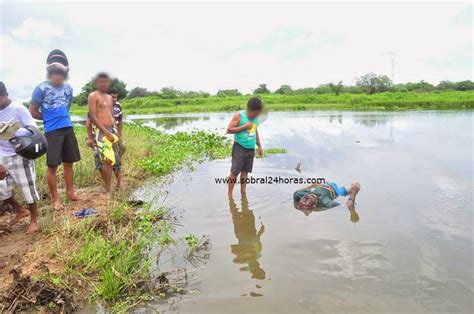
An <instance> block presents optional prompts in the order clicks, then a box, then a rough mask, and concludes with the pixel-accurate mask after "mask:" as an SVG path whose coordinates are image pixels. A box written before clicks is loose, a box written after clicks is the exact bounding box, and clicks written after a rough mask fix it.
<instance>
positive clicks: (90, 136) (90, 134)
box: [86, 117, 96, 147]
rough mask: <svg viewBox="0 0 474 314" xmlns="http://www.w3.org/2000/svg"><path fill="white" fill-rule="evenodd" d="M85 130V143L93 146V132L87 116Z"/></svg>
mask: <svg viewBox="0 0 474 314" xmlns="http://www.w3.org/2000/svg"><path fill="white" fill-rule="evenodd" d="M86 130H87V145H89V146H90V147H94V146H95V144H96V143H95V140H94V133H93V132H92V122H91V119H89V117H87V118H86Z"/></svg>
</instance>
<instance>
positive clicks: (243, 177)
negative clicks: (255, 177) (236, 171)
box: [240, 171, 249, 195]
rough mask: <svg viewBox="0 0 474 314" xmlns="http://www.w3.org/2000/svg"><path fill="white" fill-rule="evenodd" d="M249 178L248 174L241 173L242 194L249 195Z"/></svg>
mask: <svg viewBox="0 0 474 314" xmlns="http://www.w3.org/2000/svg"><path fill="white" fill-rule="evenodd" d="M248 176H249V173H248V172H243V171H242V172H241V173H240V194H242V195H247V182H246V180H247V178H248Z"/></svg>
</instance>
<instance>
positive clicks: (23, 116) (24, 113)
mask: <svg viewBox="0 0 474 314" xmlns="http://www.w3.org/2000/svg"><path fill="white" fill-rule="evenodd" d="M15 118H16V120H18V122H19V123H20V125H19V126H20V128H19V129H18V130H16V132H15V136H28V135H31V131H30V130H27V129H26V128H25V127H26V126H34V127H37V126H36V122H35V120H34V119H33V117H32V115H31V114H30V112H29V111H28V109H26V107H25V106H17V107H15Z"/></svg>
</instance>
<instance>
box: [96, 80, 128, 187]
mask: <svg viewBox="0 0 474 314" xmlns="http://www.w3.org/2000/svg"><path fill="white" fill-rule="evenodd" d="M95 87H96V91H94V92H92V93H90V94H89V97H88V103H89V113H88V117H89V119H90V121H91V123H92V124H94V125H95V126H96V127H97V130H96V139H95V144H96V145H97V155H98V157H99V159H98V164H97V165H96V166H97V168H98V169H99V170H100V172H101V174H102V179H103V180H104V186H105V191H106V193H107V194H110V192H111V182H112V170H113V167H114V168H115V169H120V156H119V153H118V141H119V140H120V139H119V138H118V136H117V131H116V130H115V128H114V126H115V119H114V115H113V104H114V100H113V98H112V96H111V95H109V94H108V91H109V88H110V77H109V75H108V74H107V73H99V74H97V76H96V78H95ZM91 133H92V132H91V131H90V130H89V131H88V134H89V137H90V134H91ZM89 141H90V138H89ZM107 142H108V143H107ZM108 144H112V147H110V146H107V145H108ZM101 147H102V148H101ZM110 149H112V150H113V151H111V150H110ZM109 153H111V155H110V154H109Z"/></svg>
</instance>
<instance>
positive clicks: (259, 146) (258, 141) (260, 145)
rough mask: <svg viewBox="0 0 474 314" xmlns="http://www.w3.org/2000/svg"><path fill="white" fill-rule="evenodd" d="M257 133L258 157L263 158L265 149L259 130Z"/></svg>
mask: <svg viewBox="0 0 474 314" xmlns="http://www.w3.org/2000/svg"><path fill="white" fill-rule="evenodd" d="M255 132H256V133H257V151H258V156H259V157H263V148H262V144H261V143H260V136H258V130H256V131H255Z"/></svg>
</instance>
